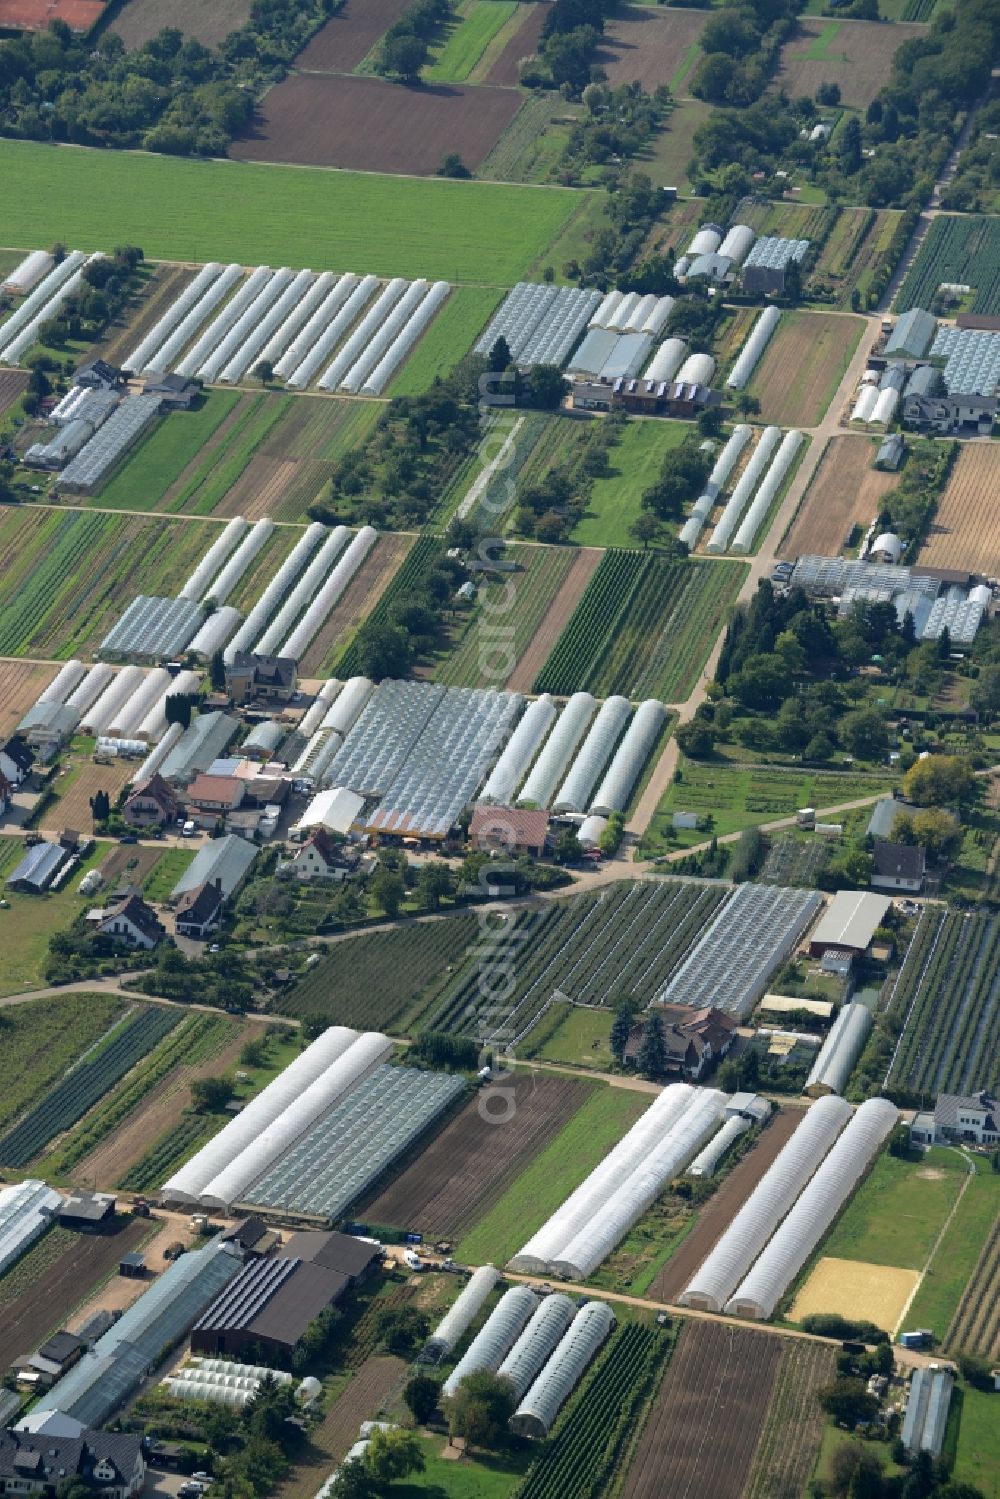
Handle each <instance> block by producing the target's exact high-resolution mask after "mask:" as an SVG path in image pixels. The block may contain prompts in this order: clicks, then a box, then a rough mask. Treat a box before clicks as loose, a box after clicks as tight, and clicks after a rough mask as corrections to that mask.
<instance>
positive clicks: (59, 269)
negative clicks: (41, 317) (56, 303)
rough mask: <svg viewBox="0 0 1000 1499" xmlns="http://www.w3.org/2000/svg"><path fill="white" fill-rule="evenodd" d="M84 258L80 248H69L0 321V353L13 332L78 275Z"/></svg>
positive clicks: (4, 350) (25, 325) (11, 338)
mask: <svg viewBox="0 0 1000 1499" xmlns="http://www.w3.org/2000/svg"><path fill="white" fill-rule="evenodd" d="M86 260H87V257H86V255H84V253H83V251H82V250H71V251H70V253H69V254H68V255H67V256H66V258H65V260H61V261H60V262H59V264H58V265H56V266H53V267H52V269H51V270H50V271H49V273H48V275H47V276H46V277H45V279H44V281H40V282H39V283H38V285H37V286H36V287H35V289H34V291H33V292H32V293H31V295H30V296H28V297H26V298H25V300H24V301H23V302H22V303H21V305H20V307H19V308H18V309H17V311H16V312H12V313H11V315H10V317H9V318H8V319H7V321H6V322H5V323H0V353H6V347H7V345H8V344H10V343H12V342H13V340H14V336H15V334H17V333H18V332H19V331H20V330H21V329H22V328H25V327H27V326H28V324H29V323H33V322H34V320H35V318H36V317H37V315H38V314H39V313H40V312H44V311H46V310H47V308H48V306H49V304H50V303H51V301H52V300H53V298H54V297H55V296H56V295H57V294H58V292H59V291H60V289H61V288H62V287H63V286H65V285H66V283H67V282H68V281H69V280H70V278H71V277H74V276H77V275H78V273H79V271H80V269H81V268H82V267H83V265H84V264H85V263H86Z"/></svg>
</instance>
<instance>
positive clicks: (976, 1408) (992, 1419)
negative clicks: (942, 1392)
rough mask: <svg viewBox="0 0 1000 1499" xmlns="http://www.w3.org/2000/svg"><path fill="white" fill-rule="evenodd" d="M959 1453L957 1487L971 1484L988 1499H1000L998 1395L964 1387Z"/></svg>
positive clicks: (956, 1473)
mask: <svg viewBox="0 0 1000 1499" xmlns="http://www.w3.org/2000/svg"><path fill="white" fill-rule="evenodd" d="M960 1398H961V1402H962V1406H961V1414H960V1416H959V1422H958V1447H957V1451H956V1453H955V1469H954V1472H953V1473H952V1478H953V1480H954V1482H955V1483H971V1484H973V1485H974V1486H975V1487H976V1488H977V1489H979V1491H980V1493H981V1494H983V1495H984V1496H985V1499H1000V1421H998V1420H997V1396H996V1394H995V1392H994V1391H992V1390H989V1391H985V1390H974V1389H971V1388H970V1386H968V1385H964V1386H963V1387H962V1389H961V1392H960Z"/></svg>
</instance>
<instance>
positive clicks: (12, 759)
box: [0, 735, 35, 787]
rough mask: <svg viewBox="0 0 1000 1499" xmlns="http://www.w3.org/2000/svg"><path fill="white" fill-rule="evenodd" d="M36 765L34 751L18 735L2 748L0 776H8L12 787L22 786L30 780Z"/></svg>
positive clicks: (0, 753)
mask: <svg viewBox="0 0 1000 1499" xmlns="http://www.w3.org/2000/svg"><path fill="white" fill-rule="evenodd" d="M34 763H35V752H34V750H33V749H31V747H30V746H29V745H28V744H26V743H25V741H24V740H23V739H20V738H18V737H17V735H15V736H14V738H13V739H8V740H7V743H6V744H5V745H3V746H2V747H0V774H2V775H4V776H6V778H7V780H8V781H10V783H11V785H12V786H15V787H17V786H20V785H22V784H23V782H24V781H26V780H27V779H28V776H29V775H30V774H31V767H32V766H33V765H34Z"/></svg>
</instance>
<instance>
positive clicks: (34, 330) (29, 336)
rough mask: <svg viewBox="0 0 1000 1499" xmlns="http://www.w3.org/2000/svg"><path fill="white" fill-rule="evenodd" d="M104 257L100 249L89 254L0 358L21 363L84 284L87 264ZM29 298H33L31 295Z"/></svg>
mask: <svg viewBox="0 0 1000 1499" xmlns="http://www.w3.org/2000/svg"><path fill="white" fill-rule="evenodd" d="M103 259H104V256H103V255H102V254H101V253H100V251H96V252H95V253H94V254H93V255H88V256H87V258H86V262H85V264H84V265H83V266H81V267H80V268H79V269H78V270H75V271H74V272H73V274H72V275H71V276H70V277H69V278H68V279H67V280H66V281H64V282H63V283H62V285H61V286H60V287H59V289H58V291H56V292H55V293H54V294H53V296H51V297H50V298H49V300H48V301H47V302H46V303H45V306H44V307H42V308H41V310H40V311H39V312H37V313H36V314H35V316H34V317H33V318H32V319H31V321H30V322H28V323H26V324H25V325H24V326H23V327H22V328H21V330H20V332H19V333H18V334H17V335H16V337H15V338H13V339H12V340H11V341H10V343H9V344H7V346H6V348H5V349H4V350H3V352H2V354H0V359H2V360H3V362H4V364H18V363H20V359H21V355H22V354H26V353H27V352H28V350H29V349H30V348H31V347H32V345H33V344H34V343H35V342H36V341H37V339H38V335H39V332H40V330H41V328H42V327H43V325H44V324H45V323H48V322H51V320H52V319H53V318H54V317H55V316H56V315H57V314H58V313H59V311H60V309H61V308H62V307H63V306H64V304H65V303H66V302H68V301H69V298H70V297H71V296H73V295H74V294H75V293H76V292H77V291H78V290H79V288H80V286H81V285H82V284H83V272H84V270H85V268H86V266H88V265H91V264H92V263H93V262H94V261H95V260H103ZM28 300H29V301H30V300H31V299H30V297H29V299H28ZM19 310H20V311H23V310H24V309H23V307H22V308H21V309H19ZM15 316H16V314H15Z"/></svg>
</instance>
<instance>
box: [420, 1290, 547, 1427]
mask: <svg viewBox="0 0 1000 1499" xmlns="http://www.w3.org/2000/svg"><path fill="white" fill-rule="evenodd" d="M538 1306H539V1299H538V1297H537V1296H536V1295H535V1293H534V1291H529V1290H528V1287H527V1286H512V1287H511V1289H510V1290H509V1291H505V1292H504V1294H503V1295H502V1296H501V1297H500V1300H499V1301H498V1302H497V1304H496V1306H495V1307H494V1308H493V1310H492V1312H490V1315H489V1316H488V1317H487V1319H486V1321H485V1322H484V1323H483V1325H482V1327H481V1328H480V1329H479V1331H478V1332H477V1333H476V1336H475V1337H474V1338H473V1340H472V1342H471V1343H470V1344H469V1346H468V1348H467V1349H466V1350H465V1353H464V1354H463V1355H462V1357H461V1358H460V1359H459V1361H458V1363H457V1364H456V1365H455V1367H454V1369H452V1371H451V1373H450V1374H449V1375H448V1378H447V1379H446V1380H445V1382H444V1384H443V1385H442V1386H441V1394H442V1396H443V1397H444V1398H445V1399H447V1398H448V1397H450V1396H451V1395H454V1393H455V1391H456V1390H457V1389H458V1387H459V1385H460V1384H461V1383H462V1380H463V1379H465V1378H467V1377H468V1375H470V1374H480V1373H482V1372H483V1371H484V1370H488V1371H490V1372H491V1373H496V1371H497V1369H499V1367H500V1365H501V1363H502V1362H503V1360H504V1357H505V1355H506V1354H507V1353H508V1352H509V1350H510V1349H511V1348H513V1346H514V1344H515V1343H516V1342H517V1339H518V1338H519V1337H520V1335H521V1332H522V1330H523V1329H524V1327H525V1326H526V1325H527V1323H528V1319H529V1318H530V1317H532V1316H533V1315H534V1313H535V1312H536V1311H537V1310H538Z"/></svg>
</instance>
